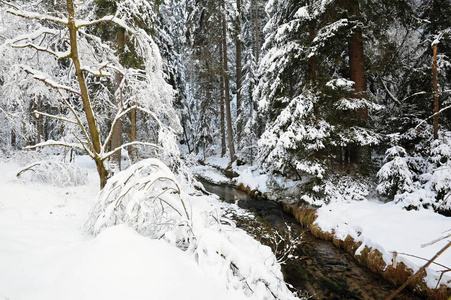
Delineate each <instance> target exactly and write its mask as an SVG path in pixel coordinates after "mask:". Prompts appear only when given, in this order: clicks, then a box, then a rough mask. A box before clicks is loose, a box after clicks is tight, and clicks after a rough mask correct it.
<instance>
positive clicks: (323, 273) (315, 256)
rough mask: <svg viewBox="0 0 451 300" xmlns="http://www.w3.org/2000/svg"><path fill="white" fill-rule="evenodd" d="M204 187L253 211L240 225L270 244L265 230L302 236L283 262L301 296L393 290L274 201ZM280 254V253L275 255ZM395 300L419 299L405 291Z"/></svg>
mask: <svg viewBox="0 0 451 300" xmlns="http://www.w3.org/2000/svg"><path fill="white" fill-rule="evenodd" d="M201 182H202V184H203V185H204V187H205V189H206V190H207V191H208V192H210V193H213V194H217V195H218V196H219V197H220V198H221V200H222V201H225V202H228V203H237V204H238V206H239V207H241V208H243V209H246V210H248V211H250V212H252V213H253V214H254V215H255V217H254V218H246V217H242V216H234V217H232V219H233V220H234V221H235V222H236V224H237V227H239V228H242V229H243V230H245V231H247V232H248V233H249V234H251V235H252V236H254V237H255V238H256V239H258V240H260V241H261V242H262V243H263V244H269V246H271V245H274V243H272V244H271V240H268V239H266V238H265V235H264V232H265V231H266V232H268V231H269V232H270V231H274V228H275V229H276V230H277V231H279V232H280V233H281V235H282V236H285V237H287V236H288V234H287V231H288V228H287V225H288V226H289V227H290V229H291V230H290V232H291V237H296V236H302V239H301V243H300V245H298V246H297V248H296V250H295V252H294V253H293V254H294V255H295V256H296V258H295V259H290V260H287V261H286V263H285V264H283V265H282V271H283V273H284V275H285V280H286V282H287V283H289V284H290V285H291V286H292V289H293V291H296V292H298V294H299V295H305V292H307V293H308V295H309V296H311V297H312V299H385V298H386V297H387V296H388V295H389V294H390V293H391V292H392V291H393V290H394V289H395V287H393V286H392V285H391V284H390V283H389V282H387V281H385V280H384V279H382V278H380V277H379V276H378V275H376V274H374V273H372V272H371V271H369V270H367V269H366V268H364V267H362V266H360V265H359V264H358V263H357V262H356V261H355V260H354V259H353V258H352V256H351V255H350V254H348V253H347V252H345V251H343V250H341V249H338V248H336V247H335V246H334V245H333V244H332V243H331V242H328V241H323V240H320V239H318V238H316V237H314V236H313V235H312V234H311V233H310V232H309V231H308V230H307V229H305V228H302V226H301V225H300V224H299V223H298V222H297V221H296V220H295V219H294V217H293V216H291V215H289V214H287V213H286V212H284V211H283V209H282V207H281V206H280V205H279V204H277V203H275V202H273V201H266V200H258V199H256V198H254V197H251V196H249V195H247V194H246V193H244V192H241V191H238V190H236V189H234V188H232V187H224V186H217V185H212V184H209V183H207V182H205V181H201ZM276 256H277V255H276ZM396 299H420V298H418V297H416V296H415V295H413V294H411V293H409V292H408V291H404V292H403V293H401V294H399V295H398V297H397V298H396Z"/></svg>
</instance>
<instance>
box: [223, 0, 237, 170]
mask: <svg viewBox="0 0 451 300" xmlns="http://www.w3.org/2000/svg"><path fill="white" fill-rule="evenodd" d="M222 10H223V11H222V54H223V60H224V61H223V71H222V75H223V78H224V91H225V109H226V118H227V140H228V144H229V153H230V164H232V163H233V162H234V161H235V145H234V143H233V128H232V113H231V109H230V88H229V76H228V69H229V67H228V62H227V60H228V57H227V24H226V9H225V0H222Z"/></svg>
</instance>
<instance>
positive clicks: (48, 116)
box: [33, 110, 78, 125]
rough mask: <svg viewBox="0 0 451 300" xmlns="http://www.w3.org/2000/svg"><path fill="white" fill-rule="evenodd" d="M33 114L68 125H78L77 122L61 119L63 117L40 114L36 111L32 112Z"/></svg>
mask: <svg viewBox="0 0 451 300" xmlns="http://www.w3.org/2000/svg"><path fill="white" fill-rule="evenodd" d="M33 113H34V114H35V115H40V116H44V117H47V118H52V119H55V120H60V121H63V122H68V123H72V124H77V125H78V123H77V121H74V120H70V119H66V118H63V117H58V116H55V115H51V114H46V113H44V112H40V111H37V110H35V111H33Z"/></svg>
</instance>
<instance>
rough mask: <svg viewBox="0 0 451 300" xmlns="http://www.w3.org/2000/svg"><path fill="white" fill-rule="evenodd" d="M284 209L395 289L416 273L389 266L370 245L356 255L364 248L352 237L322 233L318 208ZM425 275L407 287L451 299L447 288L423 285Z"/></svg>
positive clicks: (424, 294) (441, 299)
mask: <svg viewBox="0 0 451 300" xmlns="http://www.w3.org/2000/svg"><path fill="white" fill-rule="evenodd" d="M283 209H284V211H285V212H288V213H290V214H291V215H293V216H294V218H295V219H296V220H297V221H298V222H299V223H300V224H302V225H303V226H305V227H306V228H308V229H309V231H310V232H311V234H312V235H314V236H315V237H317V238H320V239H323V240H326V241H331V242H332V243H333V244H334V245H335V246H336V247H338V248H340V249H343V250H345V251H346V252H347V253H348V254H350V255H351V256H352V257H353V258H354V259H355V260H356V261H357V262H359V263H360V264H361V265H363V266H365V267H366V268H368V269H369V270H371V271H372V272H374V273H376V274H379V275H380V276H381V277H382V278H384V279H386V280H387V281H389V282H391V283H392V284H393V285H394V286H396V287H399V286H401V285H402V284H403V283H404V282H406V281H407V280H408V279H409V277H411V276H412V275H413V274H414V272H413V271H412V270H411V269H409V268H408V267H407V266H406V265H405V264H404V263H402V262H400V263H397V264H393V265H388V266H387V265H386V263H385V262H384V260H383V258H382V254H381V253H380V252H379V251H378V250H376V249H372V248H370V247H367V246H365V248H364V250H363V251H361V252H360V253H359V254H358V255H356V250H357V249H358V248H359V247H360V246H361V242H355V241H354V239H353V238H352V237H350V236H346V238H345V239H344V240H343V239H339V238H338V237H336V236H335V235H334V233H333V232H332V233H330V232H324V231H322V230H321V229H320V228H319V226H317V225H316V224H314V222H315V220H316V218H317V214H316V210H315V209H311V208H305V207H302V206H299V205H288V204H283ZM425 276H426V274H425V272H423V274H421V275H420V276H417V278H416V279H414V280H413V281H412V282H411V283H410V284H409V285H408V286H407V288H408V289H409V290H411V291H413V292H414V293H415V294H416V295H418V296H420V297H422V298H425V299H437V300H447V299H448V300H449V299H450V298H451V290H450V289H449V288H447V287H446V286H445V285H441V286H440V287H439V288H438V289H430V288H428V287H427V285H426V283H425V282H424V277H425Z"/></svg>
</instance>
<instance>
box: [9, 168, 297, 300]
mask: <svg viewBox="0 0 451 300" xmlns="http://www.w3.org/2000/svg"><path fill="white" fill-rule="evenodd" d="M78 165H81V166H85V167H89V169H88V170H89V184H88V185H84V186H78V187H66V188H59V187H55V186H52V185H49V184H43V183H27V182H21V181H20V180H17V179H16V178H15V174H16V173H17V171H18V170H19V169H20V167H19V165H17V164H14V163H3V162H0V170H1V172H0V299H11V300H16V299H17V300H18V299H46V300H51V299H77V300H78V299H96V300H98V299H109V300H112V299H113V300H114V299H164V300H170V299H193V300H194V299H195V300H202V299H205V300H210V299H224V300H225V299H264V298H265V297H266V295H268V294H269V293H268V290H267V289H266V287H268V286H270V285H272V288H273V290H277V291H278V292H279V293H280V295H282V296H281V298H285V299H295V297H294V296H293V295H292V294H291V293H290V292H289V291H288V289H286V287H285V285H284V284H282V285H280V282H281V279H280V278H281V276H282V275H281V272H280V266H278V265H277V264H274V260H273V257H272V253H271V252H270V250H269V248H268V247H264V246H261V245H259V244H258V243H257V242H256V241H255V240H253V239H251V238H250V237H249V236H247V235H245V234H244V232H243V231H241V230H234V229H233V228H228V227H224V229H226V230H223V233H220V231H218V230H215V228H213V227H208V226H207V227H202V226H200V224H201V222H200V221H199V222H198V224H197V225H196V228H197V234H198V235H197V238H198V240H199V241H198V242H199V246H198V251H199V253H197V254H196V255H194V254H193V253H192V252H189V251H182V250H180V249H179V248H177V247H175V246H173V245H171V244H170V243H168V242H166V241H164V240H154V239H150V238H146V237H143V236H141V235H139V234H137V233H136V232H135V231H133V230H132V229H130V228H127V227H126V226H125V225H118V226H114V227H110V228H108V229H105V230H104V231H103V232H101V233H100V234H99V235H98V236H96V237H95V238H93V237H85V236H83V235H82V227H83V224H84V223H85V221H86V219H87V216H88V212H89V210H90V208H91V207H92V205H93V202H94V200H95V198H96V196H97V193H98V180H97V175H96V173H95V171H94V169H93V166H92V164H91V163H90V162H89V161H84V160H83V161H79V162H78ZM200 199H201V200H202V201H200ZM196 201H199V205H197V206H196V204H195V203H194V204H193V205H192V207H193V218H195V217H197V219H198V220H199V219H201V216H203V215H205V214H206V213H207V212H206V211H205V210H210V211H215V210H217V211H221V210H222V207H221V206H222V205H223V204H216V203H217V201H216V200H215V198H211V197H205V196H204V197H203V198H199V199H197V200H196ZM218 214H221V212H218ZM218 226H221V225H218ZM218 247H220V248H222V249H221V251H224V253H226V257H227V259H230V260H231V261H232V262H234V263H235V264H237V265H240V264H241V265H240V266H241V269H240V272H241V274H242V275H243V276H246V275H247V276H249V277H248V278H251V279H252V278H262V280H261V282H259V280H254V282H251V281H250V280H249V282H248V283H249V286H252V287H255V290H253V292H252V293H250V292H249V291H245V290H243V289H240V288H238V287H241V286H244V285H247V284H248V283H246V282H244V283H243V282H240V281H239V280H238V279H237V278H236V277H233V276H234V275H233V274H231V273H232V272H231V270H230V267H229V265H230V261H227V263H229V265H226V264H224V262H223V261H224V257H223V256H220V255H206V254H203V253H208V251H210V250H211V251H213V252H214V251H216V249H217V248H218ZM268 251H269V252H268ZM196 258H197V259H196ZM268 263H271V264H272V265H269V266H267V265H266V264H268ZM282 282H283V281H282ZM268 299H271V298H268Z"/></svg>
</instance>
